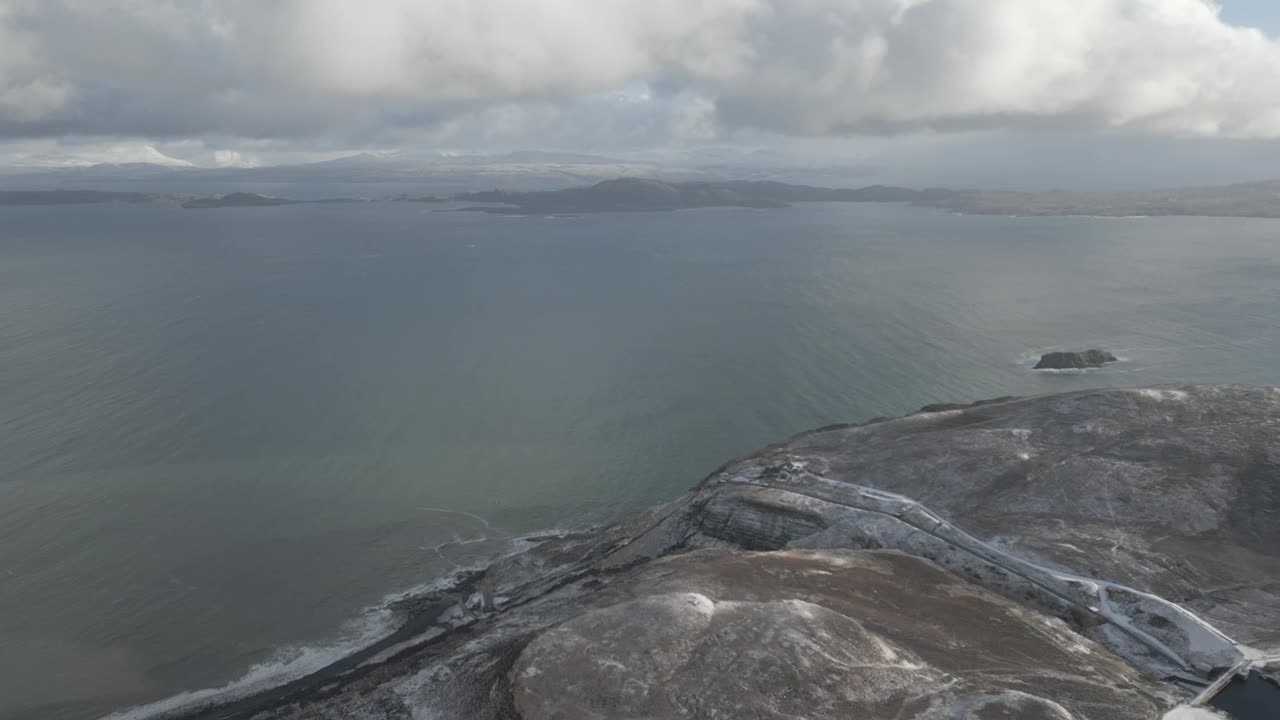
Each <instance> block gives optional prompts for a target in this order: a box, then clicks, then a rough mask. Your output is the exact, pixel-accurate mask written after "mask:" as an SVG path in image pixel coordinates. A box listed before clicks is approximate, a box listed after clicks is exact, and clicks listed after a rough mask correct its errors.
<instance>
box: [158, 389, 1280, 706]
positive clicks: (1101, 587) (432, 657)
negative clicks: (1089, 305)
mask: <svg viewBox="0 0 1280 720" xmlns="http://www.w3.org/2000/svg"><path fill="white" fill-rule="evenodd" d="M402 610H403V611H404V613H405V616H406V624H405V627H404V629H403V630H402V631H401V632H400V633H398V634H397V635H396V636H394V637H392V638H389V639H388V640H387V641H384V642H383V643H381V644H379V645H378V646H376V647H374V648H371V649H370V650H368V651H367V652H365V653H362V654H360V655H359V656H355V657H352V658H349V659H348V660H347V661H344V662H343V663H340V664H338V665H335V666H334V667H332V668H329V669H328V670H326V671H322V672H321V673H319V674H317V675H315V676H312V677H310V678H306V679H304V680H302V681H299V682H297V683H294V684H292V685H290V686H287V687H285V688H280V689H277V690H275V691H272V692H269V693H264V694H261V695H258V696H254V697H249V698H244V699H242V700H240V701H238V702H236V703H233V704H230V705H224V706H221V707H218V708H204V709H194V710H190V711H188V712H186V713H184V714H182V715H181V716H182V717H199V718H236V717H239V718H279V719H283V718H378V719H396V720H402V719H403V720H408V719H410V718H413V719H418V718H523V719H524V720H534V719H543V718H547V719H549V718H584V719H585V718H794V717H805V718H833V719H834V718H849V717H859V718H923V719H937V720H942V719H943V718H946V719H948V720H951V719H956V718H963V719H972V720H979V719H989V718H1020V719H1026V720H1068V719H1072V718H1074V719H1078V720H1084V719H1093V720H1108V719H1115V720H1122V719H1123V720H1133V719H1134V718H1158V717H1160V716H1161V715H1162V714H1163V713H1164V712H1165V711H1167V710H1168V709H1169V708H1171V707H1173V706H1174V705H1176V704H1179V703H1181V702H1185V701H1187V700H1189V699H1190V698H1191V697H1193V696H1194V695H1196V694H1197V693H1198V692H1200V690H1201V686H1204V685H1207V684H1209V683H1211V682H1212V681H1214V680H1216V679H1218V678H1220V677H1223V676H1224V675H1223V674H1224V671H1225V670H1226V669H1227V668H1232V667H1235V668H1239V667H1247V666H1248V665H1249V663H1251V662H1252V661H1254V660H1258V659H1260V658H1264V657H1267V656H1276V655H1280V390H1278V389H1271V388H1254V387H1238V386H1208V387H1192V386H1188V387H1159V388H1148V389H1135V390H1100V391H1086V392H1075V393H1069V394H1065V395H1056V396H1046V397H1037V398H1029V399H1003V400H998V401H993V402H987V403H980V404H976V405H970V406H934V407H930V408H926V411H923V412H921V413H918V414H916V415H912V416H909V417H905V418H900V419H894V420H883V421H875V422H872V423H869V424H864V425H851V426H838V427H831V428H825V429H822V430H819V431H815V432H811V433H806V434H803V435H800V436H797V437H795V438H793V439H791V440H790V441H788V442H785V443H782V444H780V445H777V446H774V447H771V448H767V449H765V450H764V451H762V452H760V453H758V454H756V455H753V456H751V457H749V458H746V459H743V460H739V461H734V462H731V463H729V464H727V465H725V466H724V467H723V468H721V469H720V470H718V471H717V472H715V473H713V474H712V475H711V476H710V477H708V478H707V479H706V480H705V481H703V482H702V483H701V484H700V485H699V486H698V487H696V488H695V489H693V491H692V492H690V493H689V494H688V495H687V496H685V497H683V498H680V499H678V500H676V501H674V502H672V503H670V504H668V505H665V506H662V507H658V508H654V509H651V510H649V511H647V512H644V513H641V514H639V515H637V516H635V517H633V518H630V519H628V520H627V521H625V522H621V523H619V524H617V525H613V526H610V527H606V528H602V529H599V530H596V531H591V532H585V533H580V534H576V535H572V536H566V537H558V538H555V539H549V540H546V541H545V542H542V543H541V544H540V545H538V546H537V547H536V548H534V549H532V550H530V551H528V552H525V553H522V554H519V555H514V556H511V557H508V558H505V559H502V560H500V561H498V562H496V563H495V564H494V565H492V566H491V567H490V568H488V569H487V570H486V571H484V572H483V573H478V574H475V575H473V576H470V577H467V578H465V579H464V580H463V582H462V583H461V584H460V585H459V587H458V588H456V589H455V590H453V591H450V592H444V593H439V594H436V595H433V596H429V597H423V598H417V599H414V600H410V601H406V602H405V604H404V607H403V608H402Z"/></svg>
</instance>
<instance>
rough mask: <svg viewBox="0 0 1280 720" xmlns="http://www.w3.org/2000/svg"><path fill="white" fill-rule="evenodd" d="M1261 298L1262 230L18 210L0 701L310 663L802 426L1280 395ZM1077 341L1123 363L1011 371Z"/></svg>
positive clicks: (953, 221) (736, 213)
mask: <svg viewBox="0 0 1280 720" xmlns="http://www.w3.org/2000/svg"><path fill="white" fill-rule="evenodd" d="M1277 317H1280V221H1267V220H1230V219H1172V218H1159V219H1126V220H1114V219H1087V218H1042V219H1017V218H990V217H987V218H984V217H959V216H952V215H946V214H942V213H938V212H933V211H925V210H913V209H908V208H899V207H892V206H836V205H830V206H827V205H823V206H809V207H802V208H793V209H789V210H771V211H751V210H704V211H694V212H680V213H670V214H640V215H601V216H589V217H581V218H563V219H549V218H540V217H538V218H511V217H489V216H482V215H474V214H464V213H441V212H432V211H431V209H430V208H423V207H422V206H417V205H411V204H394V205H392V204H384V205H343V206H295V207H280V208H267V209H234V210H213V211H183V210H179V209H176V208H171V207H150V206H139V207H128V206H102V207H71V208H3V209H0V393H2V395H0V645H2V646H3V649H2V650H0V718H4V719H5V720H13V719H16V718H23V719H26V718H33V719H34V718H39V719H41V720H73V719H80V718H92V717H97V716H99V715H101V714H103V713H106V712H109V711H111V710H113V709H119V708H122V707H126V706H131V705H136V704H139V703H144V702H150V701H154V700H157V699H160V698H165V697H168V696H171V695H174V694H175V693H179V692H183V691H191V690H196V689H199V688H205V687H214V686H219V685H223V684H226V683H228V682H231V681H234V680H236V679H237V678H242V677H243V676H244V675H245V674H246V672H249V668H251V667H253V666H257V667H256V669H255V670H253V671H252V677H251V678H250V680H254V679H263V678H266V677H267V676H269V675H271V674H272V673H277V672H282V671H292V672H301V671H303V670H305V669H307V668H309V667H315V666H318V664H320V663H322V662H324V661H325V660H326V659H327V658H329V657H332V656H333V655H334V654H336V653H338V652H340V650H341V648H342V647H343V646H345V645H352V644H358V643H359V642H360V641H361V640H362V639H364V638H368V637H372V636H373V635H376V634H377V633H378V632H379V631H380V630H381V629H383V623H384V622H385V620H386V614H385V612H382V611H380V610H379V607H380V606H379V603H380V602H381V601H382V599H383V598H384V597H386V596H387V595H388V594H389V593H391V592H394V591H397V590H403V589H405V588H410V587H413V586H415V585H418V584H421V583H424V582H428V581H430V580H431V579H433V578H435V577H438V576H440V575H441V574H442V573H445V572H447V571H449V570H450V569H451V568H453V567H456V566H459V565H466V564H468V563H471V562H475V561H477V560H479V559H481V558H483V557H485V556H487V555H488V554H490V553H493V552H497V551H499V550H501V549H502V548H504V547H505V546H506V544H507V543H508V541H509V540H510V538H511V537H513V536H515V535H518V534H520V533H524V532H528V531H532V530H537V529H541V528H549V527H567V526H575V525H580V524H583V523H590V522H597V521H600V520H602V519H606V518H608V517H611V516H614V515H616V514H617V513H619V512H623V511H626V510H628V509H632V508H636V507H638V506H643V505H646V504H650V503H653V502H656V501H660V500H664V499H669V498H672V497H674V496H676V495H678V494H679V493H681V492H682V491H683V490H685V489H686V488H688V487H689V486H690V485H691V484H693V483H694V482H696V481H697V480H698V479H700V478H701V477H702V476H703V475H704V474H705V473H706V472H708V471H710V470H711V469H712V468H714V467H715V466H717V465H719V464H720V463H721V462H723V461H724V460H726V459H727V458H729V457H731V456H736V455H741V454H744V453H747V452H750V451H751V450H753V449H755V448H757V447H759V446H761V445H764V444H767V443H769V442H773V441H776V440H779V439H782V438H783V437H785V436H787V435H790V434H792V433H794V432H797V431H801V430H804V429H807V428H811V427H815V426H819V425H824V424H829V423H833V422H841V421H857V420H863V419H867V418H870V417H873V416H878V415H893V414H901V413H903V412H907V411H910V410H912V409H914V408H917V407H919V406H921V405H924V404H927V403H934V402H945V401H963V400H976V399H980V398H986V397H992V396H999V395H1008V394H1032V393H1046V392H1055V391H1062V390H1069V389H1075V388H1082V387H1088V386H1099V385H1135V384H1147V383H1159V382H1244V383H1259V384H1280V359H1278V358H1280V329H1278V328H1280V323H1277V321H1276V318H1277ZM1088 346H1101V347H1105V348H1108V349H1110V350H1113V351H1114V352H1116V353H1117V354H1118V355H1120V356H1121V357H1123V358H1125V362H1123V363H1121V364H1119V365H1115V366H1112V367H1109V368H1107V369H1105V370H1101V371H1090V372H1085V373H1075V374H1052V373H1035V372H1032V371H1030V370H1029V369H1028V367H1029V365H1030V364H1031V363H1032V362H1033V361H1034V358H1035V355H1036V353H1038V352H1041V351H1044V350H1048V349H1053V348H1083V347H1088ZM362 609H366V610H365V611H363V612H362ZM353 618H354V619H353Z"/></svg>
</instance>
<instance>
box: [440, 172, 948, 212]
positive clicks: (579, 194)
mask: <svg viewBox="0 0 1280 720" xmlns="http://www.w3.org/2000/svg"><path fill="white" fill-rule="evenodd" d="M933 192H938V191H920V190H911V189H909V188H899V187H888V186H884V185H873V186H871V187H865V188H858V189H833V188H823V187H812V186H809V185H788V184H786V183H779V182H753V181H747V180H736V181H730V182H663V181H661V180H649V179H644V178H620V179H618V180H606V181H604V182H600V183H596V184H595V185H590V186H588V187H580V188H569V189H566V190H546V191H535V192H507V191H504V190H493V191H490V192H479V193H464V194H461V195H458V196H457V197H456V199H457V200H458V201H459V202H472V203H493V205H488V206H477V207H470V208H464V210H472V211H476V212H486V213H497V214H512V213H518V214H524V213H539V214H547V213H549V214H563V213H573V214H577V213H601V212H662V211H670V210H691V209H694V208H709V207H745V208H784V207H788V206H790V205H791V204H792V203H797V202H920V201H924V200H926V199H928V197H930V195H931V193H933ZM943 192H945V191H943Z"/></svg>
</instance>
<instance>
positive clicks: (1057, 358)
mask: <svg viewBox="0 0 1280 720" xmlns="http://www.w3.org/2000/svg"><path fill="white" fill-rule="evenodd" d="M1119 361H1120V358H1118V357H1116V356H1115V355H1112V354H1111V353H1109V352H1106V351H1105V350H1096V349H1095V350H1085V351H1084V352H1051V353H1048V354H1045V355H1042V356H1040V362H1039V363H1037V364H1036V367H1035V369H1036V370H1084V369H1086V368H1097V367H1102V366H1103V365H1106V364H1107V363H1113V362H1119Z"/></svg>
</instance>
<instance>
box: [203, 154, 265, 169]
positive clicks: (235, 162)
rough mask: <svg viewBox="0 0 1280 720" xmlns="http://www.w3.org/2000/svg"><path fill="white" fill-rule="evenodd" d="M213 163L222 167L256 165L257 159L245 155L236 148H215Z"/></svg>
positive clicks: (248, 166)
mask: <svg viewBox="0 0 1280 720" xmlns="http://www.w3.org/2000/svg"><path fill="white" fill-rule="evenodd" d="M213 164H214V165H217V166H218V167H224V168H250V167H257V166H258V164H259V163H258V160H257V159H256V158H254V157H253V156H252V155H245V154H244V153H241V152H240V151H238V150H215V151H214V153H213Z"/></svg>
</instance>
